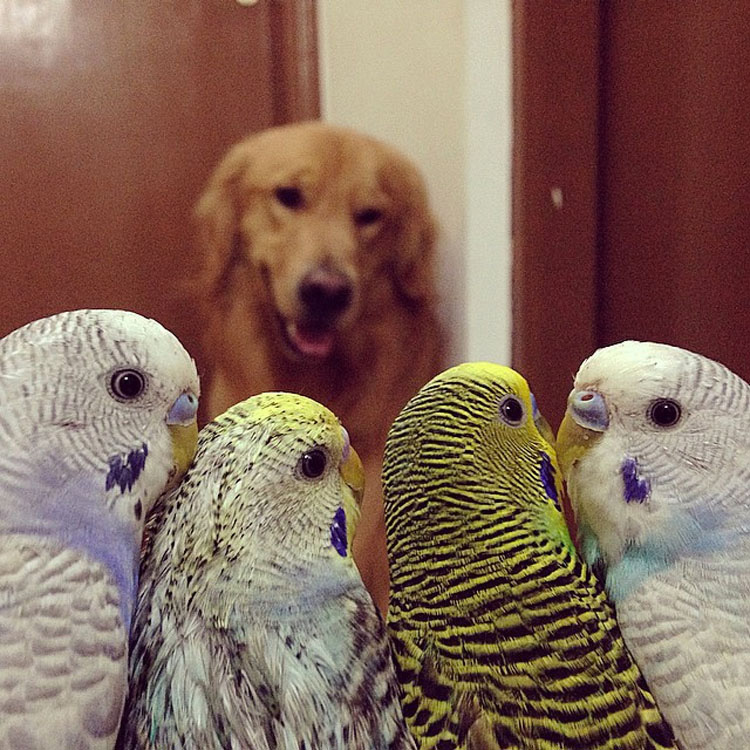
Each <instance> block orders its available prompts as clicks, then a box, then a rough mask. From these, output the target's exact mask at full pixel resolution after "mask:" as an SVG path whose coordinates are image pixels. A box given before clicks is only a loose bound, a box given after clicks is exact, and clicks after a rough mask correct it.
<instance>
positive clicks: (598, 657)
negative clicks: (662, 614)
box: [383, 363, 674, 750]
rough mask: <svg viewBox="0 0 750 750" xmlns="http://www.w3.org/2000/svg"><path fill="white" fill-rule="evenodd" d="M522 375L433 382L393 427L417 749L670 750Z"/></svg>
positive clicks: (396, 601)
mask: <svg viewBox="0 0 750 750" xmlns="http://www.w3.org/2000/svg"><path fill="white" fill-rule="evenodd" d="M535 417H537V418H538V415H535V408H534V404H533V399H532V396H531V394H530V392H529V388H528V385H527V384H526V382H525V380H524V379H523V378H522V377H521V376H520V375H518V374H517V373H516V372H514V371H513V370H510V369H509V368H505V367H501V366H499V365H492V364H486V363H476V364H469V365H461V366H459V367H455V368H452V369H450V370H448V371H446V372H444V373H443V374H441V375H439V376H438V377H436V378H434V379H433V380H432V381H430V382H429V383H428V384H427V385H426V386H425V387H424V388H423V389H422V390H421V391H420V393H419V394H417V395H416V396H415V397H414V398H413V399H412V400H411V401H410V402H409V403H408V404H407V406H406V407H405V408H404V410H403V411H402V413H401V415H400V416H399V417H398V419H397V420H396V422H395V423H394V425H393V427H392V429H391V432H390V434H389V437H388V441H387V445H386V451H385V461H384V469H383V484H384V490H385V507H386V526H387V535H388V556H389V562H390V566H391V581H392V591H391V605H390V609H389V615H388V628H389V631H390V634H391V636H392V639H393V646H394V651H395V656H396V662H397V672H398V674H399V678H400V681H401V684H402V690H403V696H402V704H403V709H404V715H405V717H406V719H407V723H408V724H409V727H410V729H411V730H412V733H413V734H414V735H415V737H416V738H417V741H418V745H419V747H420V748H424V749H427V748H436V749H438V750H452V749H454V748H467V750H468V749H469V748H472V749H479V748H482V749H484V748H486V749H488V750H489V749H491V748H535V749H537V750H545V749H547V748H549V750H552V749H553V748H554V749H555V750H560V749H561V748H571V750H572V749H573V748H576V749H580V748H611V749H612V750H627V749H628V748H656V747H674V744H673V739H672V735H671V731H670V729H669V727H668V726H667V725H666V724H665V723H664V722H663V720H662V719H661V716H660V714H659V712H658V710H657V708H656V705H655V703H654V700H653V698H652V696H651V694H650V692H649V691H648V689H647V687H646V685H645V683H644V681H643V679H642V677H641V675H640V672H639V670H638V668H637V667H636V665H635V664H634V663H633V661H632V659H631V658H630V656H629V654H628V652H627V650H626V648H625V646H624V644H623V642H622V639H621V637H620V633H619V630H618V628H617V625H616V622H615V620H614V614H613V611H612V607H611V605H610V604H609V603H608V601H607V599H606V596H605V594H604V593H603V591H602V589H601V587H600V586H599V585H598V582H597V581H596V579H595V578H594V576H593V575H592V574H591V573H590V572H589V571H588V569H587V568H586V566H585V565H584V563H583V562H582V561H581V560H580V559H579V558H578V556H577V555H576V553H575V550H574V548H573V545H572V542H571V540H570V536H569V534H568V532H567V528H566V526H565V523H564V521H563V518H562V514H561V513H560V510H559V498H560V495H561V492H562V488H561V481H560V473H559V469H558V465H557V459H556V457H555V454H554V450H553V448H552V446H551V445H550V443H549V442H547V440H545V438H544V437H542V435H541V434H540V433H539V431H538V429H537V426H536V425H535V423H534V422H535Z"/></svg>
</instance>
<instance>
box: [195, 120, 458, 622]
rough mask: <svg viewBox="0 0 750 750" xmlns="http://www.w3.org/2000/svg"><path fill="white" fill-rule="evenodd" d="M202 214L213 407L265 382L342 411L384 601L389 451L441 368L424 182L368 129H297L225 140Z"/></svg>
mask: <svg viewBox="0 0 750 750" xmlns="http://www.w3.org/2000/svg"><path fill="white" fill-rule="evenodd" d="M195 215H196V219H197V225H198V240H199V249H200V253H201V260H200V262H201V267H200V271H199V274H198V284H197V287H198V289H199V297H200V303H201V308H202V310H203V324H204V326H205V328H204V332H203V333H204V337H203V343H204V350H203V356H204V361H205V363H206V366H207V368H208V372H207V381H208V387H207V389H206V391H205V392H206V399H205V400H206V408H207V412H208V414H207V416H209V417H213V416H215V415H216V414H218V413H220V412H222V411H223V410H224V409H226V408H227V407H229V406H231V405H232V404H234V403H236V402H237V401H240V400H241V399H244V398H247V397H248V396H249V395H250V394H253V393H258V392H260V391H268V390H283V391H293V392H297V393H302V394H305V395H307V396H310V397H312V398H314V399H316V400H317V401H320V402H322V403H323V404H325V405H326V406H328V407H329V408H330V409H331V410H332V411H334V412H335V413H336V414H337V416H338V417H339V418H340V419H341V421H342V423H343V424H344V426H345V427H346V428H347V430H348V431H349V432H350V434H351V439H352V444H353V445H354V447H355V448H356V449H357V451H358V453H359V454H360V455H361V457H362V460H363V463H364V465H365V471H366V481H367V486H366V493H365V500H364V503H363V512H362V518H361V520H360V523H359V526H358V530H357V534H356V540H355V547H354V549H355V551H354V556H355V560H356V561H357V564H358V566H359V569H360V571H361V573H362V577H363V579H364V581H365V584H366V585H367V586H368V588H369V589H370V591H371V593H372V594H373V597H374V599H375V601H376V602H377V604H378V606H379V607H380V608H381V609H383V610H384V608H385V607H386V606H387V597H388V566H387V558H386V554H385V533H384V523H383V510H382V490H381V486H380V464H381V457H382V450H383V445H384V442H385V437H386V433H387V431H388V428H389V427H390V425H391V423H392V422H393V420H394V419H395V418H396V416H397V415H398V412H399V411H400V409H401V407H402V406H403V405H404V404H405V403H406V401H407V400H408V399H409V398H410V397H411V396H412V395H413V394H414V393H415V392H416V391H417V390H418V389H419V387H420V386H421V385H423V384H424V383H425V382H426V381H427V380H428V379H429V378H430V377H432V376H433V375H434V374H436V373H437V372H438V371H439V370H440V369H441V368H442V366H443V340H444V339H443V334H442V331H441V327H440V324H439V322H438V316H437V314H436V308H435V286H434V281H433V271H434V245H435V222H434V220H433V216H432V214H431V212H430V209H429V206H428V200H427V195H426V191H425V186H424V183H423V181H422V178H421V176H420V174H419V172H418V171H417V169H416V168H415V167H414V166H413V165H412V164H411V163H410V162H409V161H408V160H407V159H406V158H405V157H404V156H402V155H401V154H399V153H398V152H397V151H395V150H394V149H392V148H390V147H389V146H387V145H385V144H383V143H381V142H379V141H377V140H375V139H373V138H370V137H367V136H365V135H362V134H360V133H357V132H355V131H352V130H348V129H344V128H340V127H333V126H330V125H327V124H323V123H320V122H305V123H298V124H294V125H286V126H281V127H276V128H272V129H270V130H266V131H263V132H261V133H258V134H256V135H253V136H250V137H249V138H247V139H246V140H244V141H242V142H240V143H238V144H237V145H235V146H234V147H233V148H231V149H230V150H229V152H228V153H227V154H226V156H225V157H224V158H223V160H222V161H221V162H220V163H219V165H218V166H217V168H216V170H215V171H214V173H213V174H212V176H211V177H210V179H209V182H208V185H207V186H206V188H205V191H204V192H203V194H202V196H201V197H200V199H199V201H198V203H197V206H196V211H195Z"/></svg>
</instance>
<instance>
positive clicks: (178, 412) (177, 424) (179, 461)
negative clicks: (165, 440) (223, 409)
mask: <svg viewBox="0 0 750 750" xmlns="http://www.w3.org/2000/svg"><path fill="white" fill-rule="evenodd" d="M197 414H198V397H197V396H196V395H195V394H194V393H193V392H192V391H185V392H183V393H181V394H180V396H179V397H178V399H177V400H176V401H175V402H174V403H173V404H172V407H171V408H170V410H169V413H168V414H167V426H168V427H169V433H170V435H171V436H172V453H173V456H174V466H175V473H174V475H173V476H172V477H171V478H170V486H172V485H174V484H175V483H176V482H177V481H179V480H180V479H181V478H182V475H183V474H184V473H185V472H186V471H187V469H188V466H190V463H191V461H192V460H193V456H195V451H196V448H197V447H198V420H197Z"/></svg>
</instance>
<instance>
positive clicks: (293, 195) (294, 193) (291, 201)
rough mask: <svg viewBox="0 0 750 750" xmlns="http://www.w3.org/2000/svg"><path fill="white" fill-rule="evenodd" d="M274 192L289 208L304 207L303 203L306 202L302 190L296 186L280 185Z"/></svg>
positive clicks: (280, 201) (282, 203) (283, 204)
mask: <svg viewBox="0 0 750 750" xmlns="http://www.w3.org/2000/svg"><path fill="white" fill-rule="evenodd" d="M274 194H275V195H276V200H277V201H278V202H279V203H281V205H282V206H286V207H287V208H302V204H303V203H304V200H303V198H302V191H301V190H300V189H299V188H296V187H289V186H284V187H278V188H276V191H275V193H274Z"/></svg>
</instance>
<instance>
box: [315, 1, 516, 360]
mask: <svg viewBox="0 0 750 750" xmlns="http://www.w3.org/2000/svg"><path fill="white" fill-rule="evenodd" d="M318 28H319V34H320V40H319V44H320V65H321V76H320V77H321V85H322V93H323V97H322V98H323V102H322V105H323V106H322V109H323V119H325V120H328V121H329V122H332V123H336V124H339V125H348V126H351V127H355V128H358V129H360V130H363V131H365V132H368V133H371V134H372V135H374V136H376V137H379V138H381V139H383V140H385V141H388V142H390V143H392V144H393V145H394V146H397V147H398V148H400V149H401V150H402V151H403V152H404V153H406V154H407V155H409V156H410V157H411V158H412V159H413V160H414V161H415V162H416V163H417V164H418V165H419V166H420V167H421V169H422V171H423V173H424V174H425V177H426V179H427V184H428V187H429V190H430V195H431V199H432V203H433V207H434V208H435V211H436V214H437V216H438V217H439V219H440V223H441V229H442V236H441V240H440V246H439V253H440V255H439V260H440V278H441V294H442V299H443V311H444V317H445V320H446V323H447V324H448V326H449V328H450V330H451V332H452V337H453V353H452V359H453V361H461V360H473V359H489V360H494V361H496V362H502V363H505V364H508V363H510V353H511V348H510V347H511V342H510V331H511V319H510V315H511V298H510V259H511V226H510V209H511V176H510V175H511V171H510V168H511V9H510V0H318Z"/></svg>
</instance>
